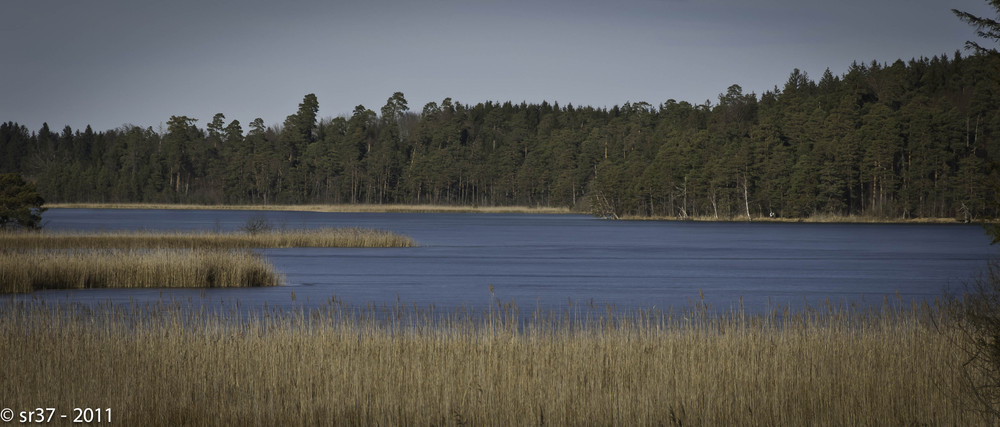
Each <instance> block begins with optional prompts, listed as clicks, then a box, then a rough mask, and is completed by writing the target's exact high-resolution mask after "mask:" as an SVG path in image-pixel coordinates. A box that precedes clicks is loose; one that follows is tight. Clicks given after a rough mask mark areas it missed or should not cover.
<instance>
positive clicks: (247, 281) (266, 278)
mask: <svg viewBox="0 0 1000 427" xmlns="http://www.w3.org/2000/svg"><path fill="white" fill-rule="evenodd" d="M280 283H281V277H280V276H279V275H278V273H277V272H275V270H274V267H273V266H272V265H271V264H270V263H268V262H267V261H265V260H264V259H262V257H261V256H260V255H257V254H254V253H252V252H250V251H221V250H169V249H157V250H139V249H132V250H118V249H114V250H85V251H38V250H28V251H0V293H23V292H32V291H36V290H42V289H90V288H177V287H199V288H215V287H249V286H277V285H279V284H280Z"/></svg>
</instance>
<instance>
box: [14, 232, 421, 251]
mask: <svg viewBox="0 0 1000 427" xmlns="http://www.w3.org/2000/svg"><path fill="white" fill-rule="evenodd" d="M412 246H416V243H414V241H413V239H410V238H409V237H406V236H402V235H399V234H396V233H393V232H391V231H384V230H373V229H366V228H317V229H277V230H269V231H263V232H259V233H247V232H228V233H224V232H207V231H194V232H155V231H113V232H93V233H75V232H44V231H43V232H0V250H3V249H78V248H87V249H137V248H143V249H145V248H164V249H166V248H172V249H239V248H292V247H324V248H390V247H391V248H403V247H412Z"/></svg>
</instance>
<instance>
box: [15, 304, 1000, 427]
mask: <svg viewBox="0 0 1000 427" xmlns="http://www.w3.org/2000/svg"><path fill="white" fill-rule="evenodd" d="M580 310H581V309H580V308H579V307H574V308H570V309H565V310H563V311H554V312H549V313H541V312H537V313H534V314H532V315H529V316H521V315H520V313H518V311H517V308H516V307H513V306H512V305H503V306H494V307H493V309H491V310H490V311H489V312H487V313H470V312H466V311H458V312H454V313H436V312H434V311H433V309H418V308H406V307H402V306H394V307H383V308H377V307H371V306H369V307H366V308H358V307H350V306H344V305H342V304H338V303H335V302H334V303H331V304H330V305H328V306H326V307H324V308H322V309H317V310H311V311H306V312H303V311H301V310H298V311H293V312H278V311H274V310H272V311H267V312H263V313H257V314H249V315H248V314H246V313H236V312H228V313H220V312H214V311H213V312H206V311H203V310H190V309H185V308H183V307H181V306H179V305H178V306H170V305H169V304H164V305H158V306H156V307H149V306H147V307H127V306H113V307H112V306H106V307H97V308H81V307H76V306H63V305H56V306H52V305H41V304H31V303H17V302H9V303H7V304H6V306H3V307H2V309H0V366H3V367H4V369H5V372H4V373H3V375H0V402H3V404H4V405H6V406H8V407H12V408H19V409H20V408H28V409H30V408H36V407H52V406H55V407H58V408H59V409H60V410H61V411H67V410H68V408H72V407H79V406H88V407H95V408H111V409H112V411H113V416H114V417H115V418H114V422H115V423H120V424H123V425H178V424H185V425H277V424H293V425H296V424H313V425H540V424H551V425H852V426H855V425H990V424H991V423H992V421H990V420H983V419H980V418H978V417H977V415H976V414H975V413H974V412H972V411H969V410H968V409H969V408H968V407H967V406H966V405H967V403H968V399H967V395H966V393H965V392H964V391H963V389H962V387H961V386H960V383H959V380H958V378H957V377H958V374H957V369H959V368H958V367H959V366H960V365H961V363H962V361H963V358H962V356H961V355H960V354H959V353H958V352H957V351H956V350H955V346H954V345H953V344H954V340H955V339H956V333H955V332H954V330H953V329H952V328H950V327H948V326H946V325H947V324H948V322H947V319H945V318H944V317H945V316H943V315H941V314H940V313H941V312H940V311H935V310H931V309H929V308H927V307H911V308H910V309H894V308H885V309H881V310H879V309H875V310H862V309H837V308H829V309H826V310H820V311H804V312H799V313H792V312H789V311H787V310H786V311H784V312H772V313H770V314H761V315H750V314H744V313H742V312H732V313H729V314H726V315H719V316H713V315H706V314H705V312H704V311H702V312H698V311H697V310H689V311H683V312H678V313H664V312H657V311H634V312H629V313H617V312H615V311H613V310H609V311H607V312H603V313H602V312H601V311H599V310H590V309H583V310H584V311H586V313H583V314H581V312H580ZM525 318H527V320H526V319H525Z"/></svg>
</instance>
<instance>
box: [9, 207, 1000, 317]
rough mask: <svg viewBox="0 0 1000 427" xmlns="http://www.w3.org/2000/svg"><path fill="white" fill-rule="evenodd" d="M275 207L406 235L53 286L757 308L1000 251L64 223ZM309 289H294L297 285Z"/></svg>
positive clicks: (961, 265) (672, 229) (942, 276)
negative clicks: (195, 270) (214, 275)
mask: <svg viewBox="0 0 1000 427" xmlns="http://www.w3.org/2000/svg"><path fill="white" fill-rule="evenodd" d="M259 215H264V216H266V217H267V218H268V220H269V221H270V222H271V223H272V224H274V225H275V226H278V227H289V228H300V227H306V228H313V227H327V226H350V227H372V228H380V229H387V230H392V231H395V232H398V233H402V234H406V235H409V236H410V237H412V238H414V239H415V240H416V241H417V242H418V244H419V245H420V246H419V247H416V248H405V249H314V248H296V249H271V250H265V251H262V253H263V254H264V255H265V256H266V257H267V258H268V259H269V260H270V261H271V262H272V263H273V264H274V265H275V266H276V268H277V269H278V270H279V271H280V272H281V273H282V274H284V276H285V280H286V282H287V286H282V287H278V288H251V289H245V288H244V289H207V290H201V289H142V290H117V289H100V290H75V291H43V292H35V293H33V294H30V295H25V296H19V297H18V298H21V299H37V300H45V301H75V302H83V303H94V302H113V303H122V302H126V303H127V302H133V303H144V302H156V301H183V302H185V303H186V304H191V305H196V306H197V305H206V304H207V305H213V306H219V305H221V306H225V305H231V304H237V303H238V304H239V305H240V306H241V307H293V306H306V307H309V306H320V305H324V304H326V303H327V301H329V300H330V298H331V297H334V296H335V297H336V298H338V299H339V300H341V301H346V302H348V303H351V304H354V305H362V306H363V305H365V304H376V305H383V304H389V305H391V304H393V303H395V302H396V301H397V300H398V301H402V302H404V303H407V304H416V305H418V306H428V305H432V304H433V305H434V306H435V307H436V308H438V309H443V310H451V309H454V308H458V307H461V306H463V305H464V306H467V307H473V308H478V307H485V306H486V305H487V304H489V303H490V301H491V299H490V291H489V288H490V286H491V285H492V286H493V288H494V294H495V298H496V299H497V300H500V301H514V302H516V303H517V304H518V306H520V307H521V308H522V310H525V309H527V310H533V309H534V308H536V307H542V308H563V307H566V306H567V304H568V303H569V301H573V302H576V303H587V304H589V303H590V302H593V303H594V304H598V305H601V306H603V305H605V304H612V305H614V306H615V307H617V308H618V309H631V308H644V309H648V308H654V307H656V308H662V309H669V308H671V307H672V308H678V309H679V308H682V307H683V306H685V305H687V304H689V303H691V302H693V301H697V300H698V299H699V292H703V293H704V296H705V301H706V302H708V303H711V304H712V305H713V306H714V307H716V308H719V309H726V308H730V307H734V306H736V305H737V304H738V303H739V301H740V299H741V298H742V301H743V304H744V306H745V307H746V308H748V309H750V310H752V311H757V310H762V309H766V308H768V307H774V306H776V305H779V304H788V305H791V306H793V307H801V306H802V305H803V304H810V305H816V304H820V303H823V302H825V301H828V300H829V301H831V302H833V303H845V304H851V303H857V304H865V305H870V304H880V303H881V302H882V301H883V299H884V298H886V297H888V298H889V299H890V300H892V301H899V300H900V299H901V300H902V301H904V302H911V301H925V300H933V299H934V298H937V297H940V296H942V295H944V294H945V292H952V293H955V292H960V291H962V289H963V287H964V286H965V285H966V284H968V283H971V281H972V280H974V279H975V278H976V277H977V276H978V275H980V274H981V273H982V272H983V271H985V269H986V267H987V262H988V260H989V259H991V258H992V257H995V256H996V255H998V254H1000V253H998V248H996V247H993V246H990V245H989V239H988V238H987V237H986V235H985V234H984V232H983V229H982V228H981V227H979V226H976V225H909V224H908V225H898V224H801V223H800V224H778V223H749V224H748V223H702V222H652V221H648V222H626V221H606V220H598V219H594V218H591V217H588V216H576V215H518V214H496V215H494V214H386V213H304V212H249V211H178V210H87V209H53V210H49V211H47V212H46V213H45V215H44V217H45V221H46V227H47V228H48V229H50V230H82V231H91V230H118V229H149V230H234V229H238V228H239V227H240V226H242V225H243V224H245V223H246V221H247V219H248V218H251V217H253V216H259ZM293 293H294V295H295V296H294V298H293V297H292V294H293Z"/></svg>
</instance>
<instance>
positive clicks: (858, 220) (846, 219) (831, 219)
mask: <svg viewBox="0 0 1000 427" xmlns="http://www.w3.org/2000/svg"><path fill="white" fill-rule="evenodd" d="M620 219H622V220H625V221H695V222H769V223H771V222H778V223H799V222H802V223H830V224H833V223H843V224H962V223H963V222H962V221H959V220H958V219H956V218H885V217H875V216H861V215H851V216H844V215H812V216H808V217H803V218H778V217H775V218H771V217H752V219H751V220H747V217H746V216H745V215H744V216H732V217H723V216H720V217H715V216H688V217H676V216H638V215H625V216H622V217H621V218H620Z"/></svg>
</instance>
